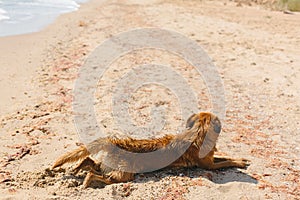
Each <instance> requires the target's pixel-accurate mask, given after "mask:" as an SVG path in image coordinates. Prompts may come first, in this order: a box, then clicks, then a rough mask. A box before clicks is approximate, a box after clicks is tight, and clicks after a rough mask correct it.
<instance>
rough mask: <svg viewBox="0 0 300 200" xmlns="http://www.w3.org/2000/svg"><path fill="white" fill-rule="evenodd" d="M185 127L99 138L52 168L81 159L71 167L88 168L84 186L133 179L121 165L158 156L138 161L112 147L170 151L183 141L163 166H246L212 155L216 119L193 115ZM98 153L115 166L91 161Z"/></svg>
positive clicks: (148, 162) (241, 161) (217, 130)
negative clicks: (145, 135) (167, 131)
mask: <svg viewBox="0 0 300 200" xmlns="http://www.w3.org/2000/svg"><path fill="white" fill-rule="evenodd" d="M186 126H187V129H186V130H185V131H183V132H182V133H181V134H177V135H166V136H164V137H161V138H158V139H133V138H125V139H120V138H100V139H98V140H95V141H93V142H91V143H90V144H88V145H87V146H86V147H85V146H81V147H80V148H78V149H76V150H74V151H72V152H70V153H67V154H65V155H63V156H62V157H60V158H59V159H58V160H57V161H56V162H55V163H54V165H53V166H52V169H54V168H57V167H59V166H61V165H63V164H65V163H69V162H75V161H80V160H81V162H80V164H79V165H78V166H77V167H76V168H75V169H74V173H75V174H76V173H77V172H78V171H79V170H81V169H83V170H88V171H89V173H88V174H87V176H86V178H85V180H84V183H83V186H84V187H88V186H89V184H90V182H91V181H93V180H96V181H101V182H103V183H105V184H112V183H119V182H127V181H132V180H134V174H135V173H131V172H126V170H122V166H123V167H124V169H125V168H126V167H128V166H129V165H132V166H135V164H138V163H143V165H144V166H147V165H149V166H150V165H151V164H152V163H155V162H159V160H157V161H156V160H154V159H159V158H153V160H151V159H149V160H141V159H136V158H130V157H128V156H127V157H126V155H125V154H124V153H122V151H118V150H116V148H112V146H113V147H114V146H117V147H118V148H117V149H122V150H126V151H127V152H133V153H147V152H153V151H156V150H162V152H172V151H174V150H173V149H177V150H180V149H182V148H183V146H184V145H186V144H188V145H189V147H188V148H187V150H186V151H185V152H184V153H183V154H182V155H181V154H180V155H179V156H178V159H177V160H175V161H174V162H173V163H171V164H169V165H168V166H167V167H166V168H176V167H200V168H204V169H212V170H214V169H219V168H227V167H240V168H244V167H246V166H247V164H248V161H247V160H246V159H231V158H226V157H220V158H218V157H215V156H214V152H215V151H216V147H215V145H216V140H217V137H218V135H219V133H220V131H221V123H220V120H219V119H218V117H216V116H215V115H213V114H211V113H206V112H202V113H198V114H194V115H192V116H191V117H190V118H189V119H188V120H187V124H186ZM205 146H206V147H205ZM205 151H206V152H205ZM99 152H102V153H106V154H109V155H110V156H108V157H109V158H110V163H112V164H113V165H114V164H115V165H116V166H118V167H117V168H114V169H113V168H110V167H108V166H106V165H105V164H103V160H102V159H101V157H100V158H99V157H98V158H97V159H96V161H94V159H93V158H94V156H93V155H97V154H98V153H99ZM112 155H113V156H112ZM117 162H118V163H117ZM116 169H117V170H116Z"/></svg>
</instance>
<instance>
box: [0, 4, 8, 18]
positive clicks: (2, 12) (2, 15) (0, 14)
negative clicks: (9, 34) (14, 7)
mask: <svg viewBox="0 0 300 200" xmlns="http://www.w3.org/2000/svg"><path fill="white" fill-rule="evenodd" d="M0 3H1V2H0ZM6 14H7V12H6V11H5V10H3V9H1V8H0V21H2V20H5V19H9V17H8V16H7V15H6Z"/></svg>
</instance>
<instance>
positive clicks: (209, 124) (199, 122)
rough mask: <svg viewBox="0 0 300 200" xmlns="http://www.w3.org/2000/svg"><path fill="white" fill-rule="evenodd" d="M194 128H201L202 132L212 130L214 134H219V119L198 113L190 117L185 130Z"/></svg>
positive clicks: (207, 113) (210, 114)
mask: <svg viewBox="0 0 300 200" xmlns="http://www.w3.org/2000/svg"><path fill="white" fill-rule="evenodd" d="M194 126H201V127H203V129H204V131H208V130H209V129H212V130H213V131H214V132H215V133H220V132H221V127H222V126H221V122H220V120H219V118H218V117H217V116H215V115H214V114H212V113H209V112H200V113H198V114H193V115H192V116H190V117H189V119H188V120H187V122H186V128H188V129H191V128H192V127H194Z"/></svg>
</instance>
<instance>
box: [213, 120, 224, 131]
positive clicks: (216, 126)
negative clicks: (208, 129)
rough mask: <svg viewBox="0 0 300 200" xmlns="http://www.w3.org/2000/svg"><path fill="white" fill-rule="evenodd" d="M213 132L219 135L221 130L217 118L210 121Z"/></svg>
mask: <svg viewBox="0 0 300 200" xmlns="http://www.w3.org/2000/svg"><path fill="white" fill-rule="evenodd" d="M211 122H212V125H213V128H214V131H215V132H216V133H220V132H221V129H222V125H221V121H220V120H219V118H218V117H215V118H214V119H212V120H211Z"/></svg>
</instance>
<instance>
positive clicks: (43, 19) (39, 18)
mask: <svg viewBox="0 0 300 200" xmlns="http://www.w3.org/2000/svg"><path fill="white" fill-rule="evenodd" d="M85 1H86V0H0V37H1V36H8V35H18V34H25V33H31V32H37V31H39V30H41V29H42V28H44V27H45V26H47V25H48V24H50V23H51V22H53V21H54V20H55V18H56V17H58V16H59V15H60V14H62V13H67V12H71V11H75V10H77V9H78V8H79V3H83V2H85Z"/></svg>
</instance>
